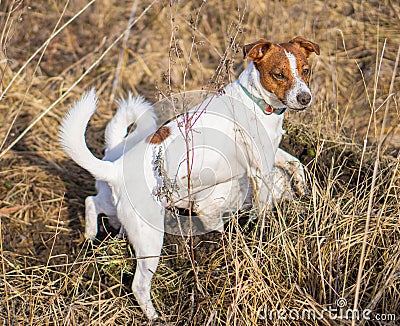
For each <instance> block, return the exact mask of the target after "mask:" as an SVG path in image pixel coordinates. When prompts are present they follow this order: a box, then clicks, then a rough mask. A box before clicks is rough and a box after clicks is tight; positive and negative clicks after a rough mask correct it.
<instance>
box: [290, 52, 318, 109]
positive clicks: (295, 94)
mask: <svg viewBox="0 0 400 326" xmlns="http://www.w3.org/2000/svg"><path fill="white" fill-rule="evenodd" d="M285 54H286V57H287V58H288V60H289V65H290V70H291V72H292V76H293V79H294V84H293V86H292V88H291V89H290V90H289V92H288V94H287V98H286V101H287V103H288V106H289V107H291V108H300V107H304V106H305V105H308V104H309V103H310V102H311V100H312V95H311V91H310V89H309V88H308V86H307V84H306V83H305V82H304V80H303V79H302V78H301V77H300V76H299V74H298V72H297V60H296V56H295V55H294V54H292V53H290V52H288V51H285ZM305 94H307V95H305ZM305 97H308V98H309V100H308V101H307V103H306V104H304V102H303V103H302V101H300V98H305Z"/></svg>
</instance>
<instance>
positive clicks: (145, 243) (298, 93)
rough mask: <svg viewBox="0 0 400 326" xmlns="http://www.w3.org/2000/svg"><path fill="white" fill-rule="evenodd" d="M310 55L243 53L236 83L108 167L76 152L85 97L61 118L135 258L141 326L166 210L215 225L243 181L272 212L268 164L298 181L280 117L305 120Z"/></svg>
mask: <svg viewBox="0 0 400 326" xmlns="http://www.w3.org/2000/svg"><path fill="white" fill-rule="evenodd" d="M313 52H314V53H316V54H319V47H318V45H317V44H315V43H313V42H311V41H308V40H305V39H304V38H302V37H296V38H295V39H293V40H291V41H290V42H288V43H282V44H273V43H272V42H269V41H267V40H259V41H257V42H255V43H253V44H249V45H246V46H245V47H244V55H245V57H248V58H250V59H251V60H252V63H251V64H250V65H249V66H248V67H247V68H246V69H245V70H244V71H243V72H242V73H241V75H240V76H239V78H238V80H237V81H236V82H234V83H231V84H229V85H227V86H226V87H225V88H224V90H223V92H220V93H219V95H214V96H211V97H209V98H208V99H206V100H204V101H203V102H202V103H201V104H199V105H197V106H195V107H194V108H192V109H191V110H190V111H188V112H187V113H186V114H183V115H181V116H178V117H177V118H176V119H175V120H173V121H171V122H169V123H168V124H166V125H164V126H162V127H161V128H159V129H158V130H157V131H156V132H155V133H153V134H151V135H148V136H147V137H143V139H142V140H140V141H138V142H137V144H135V145H134V146H132V147H131V148H130V149H129V150H128V151H125V152H124V153H123V155H121V157H120V158H118V159H116V160H115V161H114V162H111V161H106V160H100V159H97V158H96V157H95V156H93V154H92V153H91V152H90V151H89V150H88V148H87V146H86V143H85V135H84V134H85V130H86V126H87V123H88V121H89V119H90V117H91V115H92V114H93V113H94V111H95V110H96V101H97V100H96V97H95V92H94V90H92V91H90V92H89V93H87V94H86V95H85V96H84V97H83V98H82V99H81V100H80V101H79V102H78V103H77V104H76V105H75V106H73V107H72V108H71V109H70V111H69V112H68V114H67V116H66V117H65V119H64V121H63V124H62V127H61V143H62V146H63V148H64V150H65V151H66V152H67V153H68V155H69V156H70V157H71V158H72V159H73V160H74V161H75V162H76V163H78V164H79V165H80V166H82V167H83V168H85V169H86V170H88V171H89V172H90V173H91V174H92V175H93V176H94V177H95V178H96V179H97V180H101V181H103V182H106V183H107V184H108V185H109V186H110V188H111V190H112V198H113V204H114V205H115V207H116V211H117V216H118V219H119V221H120V222H121V224H122V225H123V226H124V228H125V230H126V233H127V235H128V238H129V240H130V242H131V243H132V245H133V247H134V250H135V254H136V257H137V267H136V273H135V277H134V280H133V284H132V290H133V293H134V295H135V297H136V299H137V301H138V303H139V305H140V307H141V308H142V310H143V311H144V313H145V314H146V316H147V317H148V318H150V319H154V318H156V317H157V312H156V310H155V308H154V306H153V304H152V301H151V297H150V290H151V279H152V276H153V273H154V272H155V271H156V269H157V265H158V261H159V256H160V252H161V248H162V244H163V237H164V215H165V210H166V209H167V208H171V207H172V206H175V207H179V208H189V209H195V211H196V213H197V215H199V216H202V217H206V218H207V219H210V220H215V221H220V220H221V215H222V213H223V212H225V211H229V210H232V209H236V208H238V207H237V202H241V201H243V200H244V197H245V196H246V190H248V188H247V189H246V184H248V183H247V182H246V181H245V182H242V181H243V180H248V179H249V178H252V180H254V185H253V193H254V194H255V196H256V198H257V200H258V202H259V204H260V207H261V208H266V207H271V203H273V200H274V198H273V196H274V179H275V176H274V175H275V174H276V173H275V172H274V166H275V165H276V163H277V160H278V161H279V164H284V163H285V162H294V164H295V165H296V169H297V172H296V173H297V175H298V178H299V179H302V178H304V173H303V169H302V166H301V164H300V162H299V161H298V160H297V159H296V158H294V157H293V156H291V155H289V154H288V153H286V152H284V151H282V150H279V149H278V146H279V144H280V141H281V138H282V134H283V133H284V131H283V129H282V123H283V113H284V111H285V110H286V109H291V110H294V111H301V110H304V109H305V108H307V107H308V106H309V105H310V103H311V101H312V94H311V91H310V89H309V87H308V83H309V77H310V66H309V64H308V62H307V58H308V56H309V55H310V54H311V53H313ZM141 138H142V137H141ZM242 185H245V187H244V188H245V189H243V187H242ZM168 187H169V188H168ZM277 194H278V196H279V195H282V194H279V193H277ZM232 206H234V207H232ZM217 224H218V223H217Z"/></svg>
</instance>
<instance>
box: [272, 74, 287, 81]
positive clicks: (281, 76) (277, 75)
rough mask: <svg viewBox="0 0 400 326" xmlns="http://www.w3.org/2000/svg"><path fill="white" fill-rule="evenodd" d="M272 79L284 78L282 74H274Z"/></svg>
mask: <svg viewBox="0 0 400 326" xmlns="http://www.w3.org/2000/svg"><path fill="white" fill-rule="evenodd" d="M274 77H275V78H276V79H280V80H283V79H285V76H284V75H283V74H274Z"/></svg>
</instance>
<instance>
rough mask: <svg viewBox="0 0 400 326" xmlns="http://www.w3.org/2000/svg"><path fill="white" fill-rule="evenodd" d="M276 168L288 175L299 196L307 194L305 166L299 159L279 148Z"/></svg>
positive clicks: (276, 156)
mask: <svg viewBox="0 0 400 326" xmlns="http://www.w3.org/2000/svg"><path fill="white" fill-rule="evenodd" d="M275 167H277V168H280V169H282V170H283V171H284V172H286V173H287V175H288V176H289V178H290V180H291V181H292V182H293V187H294V190H295V191H296V192H297V193H298V194H299V195H304V194H305V193H306V192H307V185H306V177H305V173H304V165H303V164H301V162H300V161H299V160H298V158H296V157H294V156H293V155H291V154H289V153H288V152H286V151H284V150H283V149H281V148H278V150H277V151H276V155H275Z"/></svg>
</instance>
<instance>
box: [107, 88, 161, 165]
mask: <svg viewBox="0 0 400 326" xmlns="http://www.w3.org/2000/svg"><path fill="white" fill-rule="evenodd" d="M118 104H119V107H118V110H117V112H116V113H115V115H114V116H113V118H112V119H111V121H110V122H109V123H108V124H107V127H106V132H105V138H106V155H105V156H104V160H108V161H115V160H116V159H118V158H119V157H121V156H122V154H123V153H124V152H125V151H127V150H129V149H130V148H132V147H133V146H135V145H136V144H137V143H138V142H139V141H141V140H142V139H144V138H145V137H147V136H149V135H150V134H152V133H154V132H155V131H156V130H157V119H156V115H155V113H154V111H153V107H152V105H151V104H150V103H149V102H146V100H145V99H144V97H142V96H136V97H134V96H133V95H132V93H129V96H128V99H126V100H125V99H121V100H120V101H119V102H118ZM132 123H135V125H136V128H135V130H134V131H133V132H132V133H130V134H129V135H128V127H129V125H131V124H132Z"/></svg>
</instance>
